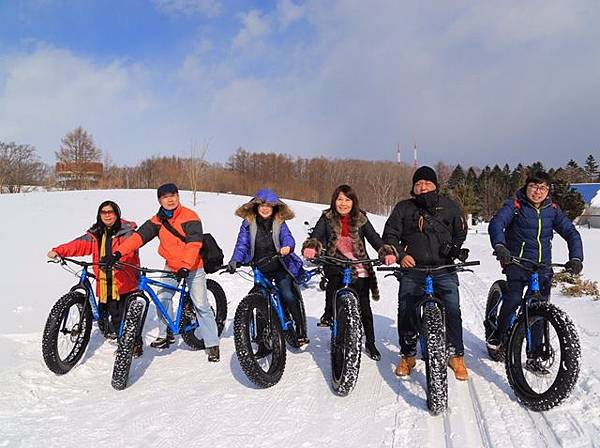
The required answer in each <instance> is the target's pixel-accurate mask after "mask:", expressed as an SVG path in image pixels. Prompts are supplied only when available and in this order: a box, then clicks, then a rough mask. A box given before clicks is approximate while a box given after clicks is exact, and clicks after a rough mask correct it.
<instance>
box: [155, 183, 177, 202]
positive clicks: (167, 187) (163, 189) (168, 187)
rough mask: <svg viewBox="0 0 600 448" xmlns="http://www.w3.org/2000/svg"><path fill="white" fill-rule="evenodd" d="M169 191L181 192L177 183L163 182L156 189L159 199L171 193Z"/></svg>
mask: <svg viewBox="0 0 600 448" xmlns="http://www.w3.org/2000/svg"><path fill="white" fill-rule="evenodd" d="M169 193H179V190H178V189H177V185H175V184H163V185H161V186H160V187H158V190H156V195H157V196H158V199H160V198H161V197H163V196H164V195H165V194H169Z"/></svg>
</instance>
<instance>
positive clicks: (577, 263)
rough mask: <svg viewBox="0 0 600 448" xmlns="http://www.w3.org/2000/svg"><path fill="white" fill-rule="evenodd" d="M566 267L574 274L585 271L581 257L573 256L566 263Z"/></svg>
mask: <svg viewBox="0 0 600 448" xmlns="http://www.w3.org/2000/svg"><path fill="white" fill-rule="evenodd" d="M565 269H566V270H567V271H569V272H570V273H572V274H575V275H577V274H580V273H581V271H583V263H582V262H581V260H580V259H579V258H571V259H570V260H569V261H567V262H566V263H565Z"/></svg>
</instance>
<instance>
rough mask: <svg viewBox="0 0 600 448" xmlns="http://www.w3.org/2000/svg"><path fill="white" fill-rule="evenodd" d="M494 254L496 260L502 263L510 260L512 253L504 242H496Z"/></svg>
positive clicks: (507, 262)
mask: <svg viewBox="0 0 600 448" xmlns="http://www.w3.org/2000/svg"><path fill="white" fill-rule="evenodd" d="M494 254H496V260H498V261H499V262H500V263H501V264H503V265H505V264H509V263H510V262H511V261H512V255H511V253H510V251H509V250H508V249H507V248H506V246H505V245H504V244H496V246H495V247H494Z"/></svg>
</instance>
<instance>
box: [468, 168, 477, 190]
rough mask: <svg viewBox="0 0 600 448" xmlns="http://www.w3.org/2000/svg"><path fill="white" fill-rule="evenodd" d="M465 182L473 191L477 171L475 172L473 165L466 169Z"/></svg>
mask: <svg viewBox="0 0 600 448" xmlns="http://www.w3.org/2000/svg"><path fill="white" fill-rule="evenodd" d="M465 183H466V184H467V185H469V186H470V187H471V188H473V191H475V186H476V185H477V173H475V169H474V168H473V167H470V168H469V170H468V171H467V178H466V180H465Z"/></svg>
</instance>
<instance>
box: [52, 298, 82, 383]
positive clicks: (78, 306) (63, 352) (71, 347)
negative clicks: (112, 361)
mask: <svg viewBox="0 0 600 448" xmlns="http://www.w3.org/2000/svg"><path fill="white" fill-rule="evenodd" d="M86 300H87V298H86V296H85V295H84V294H82V293H81V292H77V291H73V292H69V293H67V294H65V295H64V296H62V297H61V298H60V299H59V300H58V301H57V302H56V304H55V305H54V306H53V307H52V310H51V311H50V314H49V315H48V319H47V320H46V326H45V327H44V335H43V337H42V354H43V357H44V362H45V363H46V366H48V368H49V369H50V370H51V371H52V372H54V373H56V374H57V375H63V374H65V373H67V372H68V371H69V370H71V369H72V368H73V366H74V365H75V364H77V361H79V360H80V359H81V357H82V356H83V353H84V352H85V349H86V347H87V345H88V342H89V340H90V332H91V331H92V310H91V308H90V306H89V304H86Z"/></svg>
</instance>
